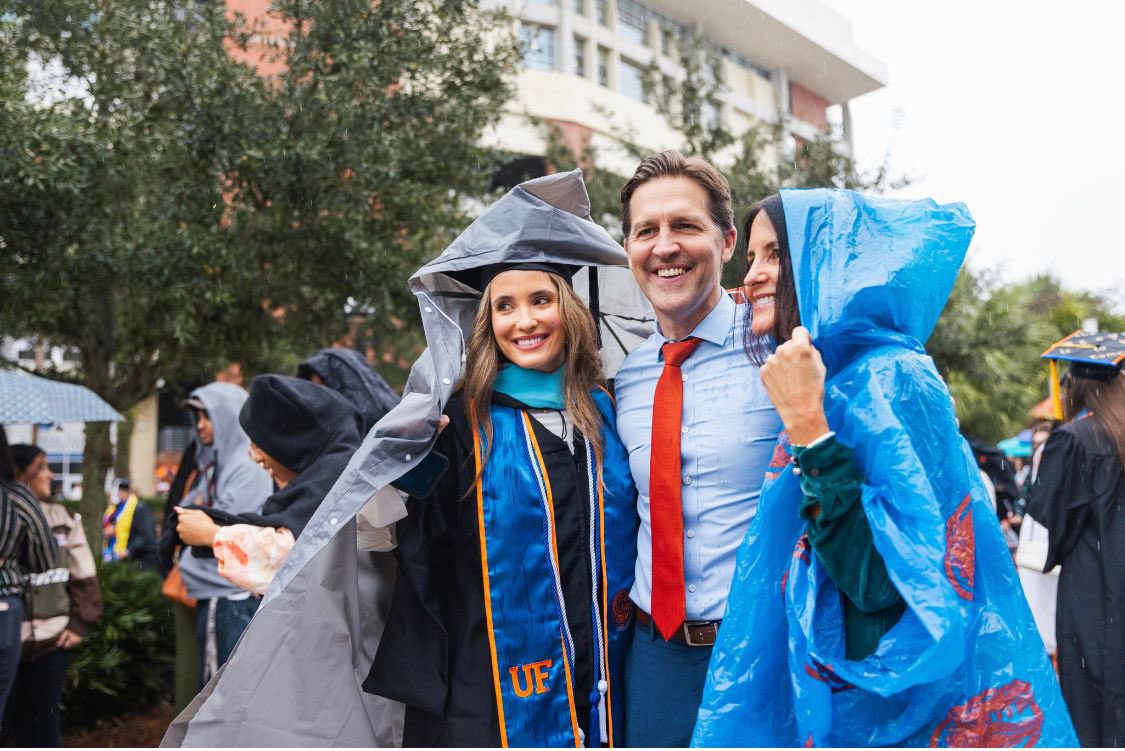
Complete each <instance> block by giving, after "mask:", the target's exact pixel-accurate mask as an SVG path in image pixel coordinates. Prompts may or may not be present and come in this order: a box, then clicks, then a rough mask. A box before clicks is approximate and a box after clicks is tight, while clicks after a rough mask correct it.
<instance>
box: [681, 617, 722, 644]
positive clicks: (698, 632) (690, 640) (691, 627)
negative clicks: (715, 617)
mask: <svg viewBox="0 0 1125 751" xmlns="http://www.w3.org/2000/svg"><path fill="white" fill-rule="evenodd" d="M681 628H683V630H684V641H685V642H686V643H687V645H688V646H689V647H712V646H714V645H715V638H716V637H717V636H718V634H719V624H718V623H717V622H716V621H704V622H703V623H688V622H687V621H684V625H683V626H682V627H681Z"/></svg>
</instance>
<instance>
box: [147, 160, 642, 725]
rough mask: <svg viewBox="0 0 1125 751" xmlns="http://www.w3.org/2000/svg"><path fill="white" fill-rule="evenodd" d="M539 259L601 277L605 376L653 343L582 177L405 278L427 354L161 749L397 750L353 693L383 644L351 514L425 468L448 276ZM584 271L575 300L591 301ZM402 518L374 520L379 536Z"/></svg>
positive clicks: (447, 349)
mask: <svg viewBox="0 0 1125 751" xmlns="http://www.w3.org/2000/svg"><path fill="white" fill-rule="evenodd" d="M514 261H540V262H547V263H563V264H570V265H578V266H590V267H598V268H597V271H598V272H599V273H598V275H597V286H598V288H599V293H600V294H599V298H600V303H601V304H600V306H599V307H600V315H599V319H600V324H601V326H600V329H601V337H602V342H603V344H604V348H603V357H604V360H605V362H606V363H607V376H612V374H613V373H614V372H615V371H616V365H617V364H618V363H620V361H621V360H622V359H623V357H624V354H625V349H627V348H629V347H630V346H631V345H632V344H634V343H637V342H640V341H643V340H644V338H645V337H647V336H648V335H649V334H650V333H651V332H652V328H653V325H652V320H653V319H652V313H651V309H650V308H648V306H647V302H645V301H644V298H643V297H642V296H641V295H640V293H639V291H638V290H637V289H636V287H635V284H634V282H633V279H632V276H631V274H629V272H628V270H627V269H623V268H605V267H622V266H624V265H625V264H626V261H627V259H626V256H625V252H624V251H623V250H622V248H621V246H620V245H619V244H618V243H617V242H616V241H615V240H613V239H612V238H611V237H610V236H609V234H608V233H607V232H606V231H605V230H604V229H602V227H600V226H598V225H597V224H595V223H594V222H593V221H592V220H591V219H590V203H589V197H588V196H587V194H586V187H585V185H584V184H583V182H582V176H581V172H579V171H577V170H575V171H573V172H567V173H562V174H558V175H551V176H548V177H544V178H539V179H536V180H531V181H529V182H526V183H523V184H522V185H519V186H517V187H516V188H514V189H513V190H512V191H510V192H509V193H507V194H506V195H505V196H504V197H503V198H501V199H500V200H499V201H497V202H496V203H495V204H494V205H493V206H492V207H491V208H490V209H489V210H488V211H486V212H485V213H484V214H482V215H481V216H480V217H479V218H478V219H477V220H476V221H474V222H473V223H472V224H471V225H470V226H469V227H468V228H467V229H466V230H465V231H464V232H463V233H462V234H461V235H460V236H459V237H458V238H457V239H456V240H455V241H454V242H453V244H452V245H450V246H449V248H447V249H446V251H445V252H444V253H442V254H441V256H439V257H438V258H437V259H435V260H434V261H431V262H430V263H428V264H426V265H425V266H423V267H422V268H421V269H419V270H418V271H417V272H416V273H415V274H414V275H413V276H412V277H411V278H410V282H409V283H410V289H411V291H412V292H413V293H414V295H415V297H416V298H417V299H418V307H419V311H420V313H421V317H422V325H423V327H424V328H425V332H426V341H427V343H428V348H427V349H426V351H425V352H423V353H422V355H421V356H420V357H419V358H418V361H417V362H416V363H415V364H414V367H413V368H412V369H411V372H410V377H409V380H408V382H407V386H406V393H405V395H404V396H403V398H402V401H401V402H400V403H399V404H398V406H396V407H395V408H394V409H393V410H391V412H390V413H388V414H387V415H386V416H385V417H384V418H383V419H382V420H380V421H379V422H378V423H377V424H376V425H375V427H374V428H372V429H371V431H370V432H369V433H368V435H367V437H366V439H365V440H364V442H363V444H362V445H361V446H360V448H359V450H358V451H357V452H356V454H355V455H354V456H353V457H352V460H351V462H349V464H348V466H347V468H346V469H345V470H344V472H343V474H341V475H340V478H339V479H338V480H337V481H336V484H335V485H334V486H333V487H332V490H331V491H330V492H329V494H328V496H327V497H326V498H325V500H324V502H323V503H322V504H321V505H320V508H319V509H318V510H317V512H316V513H315V514H314V515H313V517H312V519H311V520H310V521H309V523H308V525H307V526H306V527H305V531H304V533H303V534H302V535H301V537H300V538H299V539H298V540H297V544H296V546H295V547H294V548H293V550H292V552H291V553H290V554H289V558H288V559H287V560H286V562H285V564H284V566H283V567H282V568H281V570H280V571H279V572H278V575H277V576H276V577H275V578H274V580H273V583H272V584H271V585H270V588H269V590H268V591H267V592H266V595H265V597H264V599H263V600H262V605H261V607H260V608H259V610H258V612H257V614H256V615H255V616H254V619H253V620H252V621H251V622H250V625H249V626H248V627H247V629H246V631H245V633H244V634H243V636H242V639H241V641H240V642H239V644H238V646H237V647H236V648H235V650H234V652H233V654H232V655H231V658H230V660H229V661H228V662H227V663H226V664H225V665H224V666H223V667H222V668H221V669H220V670H219V672H218V673H217V674H216V675H215V677H214V678H212V680H211V681H210V682H209V683H208V684H207V686H206V687H205V688H204V689H203V691H202V692H200V694H199V695H198V696H197V697H196V698H195V699H194V700H193V701H192V702H191V704H189V705H188V707H187V708H186V709H185V710H184V711H183V713H182V714H181V715H180V716H179V717H178V718H177V719H176V720H175V721H174V722H173V723H172V725H171V727H170V728H169V729H168V732H167V734H166V735H165V737H164V741H163V744H162V745H165V746H177V745H183V746H369V747H370V746H392V745H399V744H400V742H401V737H402V707H401V705H398V704H395V703H393V702H390V701H388V700H385V699H383V698H381V697H377V696H373V695H371V694H366V693H364V692H363V690H362V689H361V688H360V685H361V684H362V682H363V680H364V678H365V677H366V676H367V672H368V670H369V668H370V667H371V662H372V660H373V658H374V655H375V649H376V647H377V645H378V640H379V637H380V636H381V634H382V629H383V623H384V622H385V615H386V614H385V613H379V612H377V611H376V608H375V603H376V599H377V598H376V595H377V593H376V592H374V591H372V587H373V586H374V585H373V582H374V581H377V578H376V577H374V576H371V575H369V573H368V572H369V568H368V566H369V564H368V563H367V560H368V559H367V558H366V556H367V554H366V553H357V549H356V521H355V516H356V514H357V513H358V512H359V511H360V509H362V508H363V507H364V506H365V505H366V504H367V503H368V501H370V500H371V499H372V497H373V496H374V495H375V493H376V491H379V490H380V489H382V488H384V487H385V486H387V485H388V484H390V483H391V482H392V481H394V480H396V479H397V478H399V477H400V476H402V475H403V474H404V473H406V472H407V471H408V470H410V469H411V468H413V467H414V466H415V465H417V464H418V462H419V461H421V459H422V457H423V456H425V454H426V452H427V451H429V450H430V448H431V447H432V446H433V444H434V440H435V439H436V437H437V432H438V421H439V419H440V417H441V414H442V410H443V409H444V407H445V405H446V403H447V402H448V401H449V397H450V395H451V394H452V393H453V389H454V387H455V385H456V384H457V382H458V379H459V378H460V375H461V368H462V365H463V362H464V356H465V341H466V337H467V332H468V331H469V330H470V328H471V325H472V320H473V317H474V315H475V311H476V308H477V305H478V301H479V297H480V294H479V292H477V291H476V290H473V289H472V288H470V287H468V286H465V285H464V284H462V283H460V282H458V281H456V280H455V279H453V278H452V277H450V276H447V274H448V273H449V272H457V271H464V270H466V269H471V268H475V267H479V266H486V265H490V264H494V263H502V262H514ZM587 276H588V274H587V273H585V272H580V273H579V274H578V277H576V279H575V288H576V289H577V290H579V292H580V293H582V291H583V290H588V289H589V279H588V278H586V277H587ZM401 514H402V510H401V505H400V506H399V507H397V508H386V509H383V508H378V507H377V508H375V509H374V513H373V514H372V510H371V509H368V510H367V511H366V512H365V516H366V517H369V518H370V517H372V516H373V517H374V518H375V519H376V520H377V522H378V524H380V525H384V526H385V525H390V524H392V523H393V522H395V521H396V520H397V519H398V518H400V517H401Z"/></svg>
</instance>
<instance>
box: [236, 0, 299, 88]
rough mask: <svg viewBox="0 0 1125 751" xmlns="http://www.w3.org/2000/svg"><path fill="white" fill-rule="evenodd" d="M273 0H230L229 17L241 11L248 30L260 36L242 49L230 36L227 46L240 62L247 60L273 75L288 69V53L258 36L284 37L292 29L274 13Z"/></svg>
mask: <svg viewBox="0 0 1125 751" xmlns="http://www.w3.org/2000/svg"><path fill="white" fill-rule="evenodd" d="M270 4H271V0H227V17H228V18H230V19H231V20H232V21H233V20H234V19H235V17H236V15H241V17H242V18H241V21H242V23H243V24H245V27H244V28H246V29H247V30H250V31H252V32H253V33H254V34H255V35H256V37H257V39H252V40H251V41H250V44H249V45H248V48H247V49H246V50H242V49H239V48H238V47H236V46H235V45H234V44H233V43H231V41H230V40H227V43H226V48H227V52H229V53H230V56H231V57H233V58H234V59H235V60H237V61H238V62H240V63H246V64H248V65H251V66H253V67H254V69H255V70H257V71H258V75H260V76H264V77H266V78H271V77H273V76H276V75H278V74H280V73H283V72H284V71H285V54H284V51H283V50H280V49H270V48H269V47H268V46H267V45H265V44H262V43H261V42H259V41H258V40H277V41H280V40H284V39H285V38H286V36H287V35H288V33H289V28H288V25H287V24H285V23H283V22H282V21H281V20H280V19H278V18H277V17H276V16H274V15H273V14H272V13H270Z"/></svg>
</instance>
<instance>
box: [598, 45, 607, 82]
mask: <svg viewBox="0 0 1125 751" xmlns="http://www.w3.org/2000/svg"><path fill="white" fill-rule="evenodd" d="M598 83H600V84H601V85H602V86H605V87H607V88H608V87H609V50H608V49H606V48H605V47H598Z"/></svg>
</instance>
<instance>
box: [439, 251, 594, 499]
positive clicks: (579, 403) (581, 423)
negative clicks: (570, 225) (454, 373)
mask: <svg viewBox="0 0 1125 751" xmlns="http://www.w3.org/2000/svg"><path fill="white" fill-rule="evenodd" d="M544 273H546V274H547V276H548V277H549V278H550V279H551V283H552V284H554V285H555V290H556V291H557V292H558V295H559V313H560V314H561V316H562V321H563V335H564V337H565V339H564V347H565V349H564V352H565V367H566V370H565V371H564V377H563V390H564V394H565V402H566V410H567V413H568V414H569V415H570V419H571V421H573V422H574V425H575V427H577V428H578V430H579V431H581V432H582V435H584V436H585V437H586V438H587V439H588V440H589V441H590V444H591V445H592V446H593V448H594V457H593V459H594V461H595V466H596V467H597V469H598V477H599V481H600V477H601V466H602V449H603V446H602V434H601V425H602V415H601V412H599V411H598V407H597V405H596V404H594V398H593V397H592V396H591V395H590V392H591V391H592V390H593V389H595V388H597V387H599V386H603V387H604V385H605V379H604V378H603V377H602V361H601V358H600V357H599V356H598V349H597V328H596V327H595V324H594V317H593V316H592V315H591V314H590V310H589V308H587V307H586V304H585V303H583V302H582V300H581V298H579V297H578V295H577V294H575V292H574V289H573V288H571V286H570V285H569V284H568V283H566V282H565V281H563V279H562V277H560V276H559V275H558V274H553V273H551V272H544ZM491 288H492V285H491V284H489V285H488V286H487V287H485V288H484V292H483V293H482V294H481V298H480V305H479V306H478V307H477V315H476V318H474V319H473V329H472V332H471V333H470V334H469V343H468V348H469V352H468V355H467V357H466V358H465V372H464V375H463V376H462V377H461V382H460V383H459V384H458V388H459V389H460V391H461V392H462V394H463V395H464V398H465V403H466V405H468V408H469V420H470V422H471V423H472V424H473V426H474V429H475V428H476V426H477V425H479V426H480V428H481V430H482V431H483V432H484V436H485V441H486V443H487V446H486V448H485V454H484V456H482V457H481V471H482V472H483V471H484V465H485V464H486V463H487V462H488V456H489V454H490V453H491V451H492V416H491V412H490V411H489V409H488V407H489V405H490V404H491V403H492V387H493V385H494V384H495V383H496V373H497V372H498V371H499V369H500V347H499V346H498V345H497V344H496V338H495V337H494V336H493V334H492V293H491ZM477 480H478V481H479V480H480V476H479V475H478V476H477Z"/></svg>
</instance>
